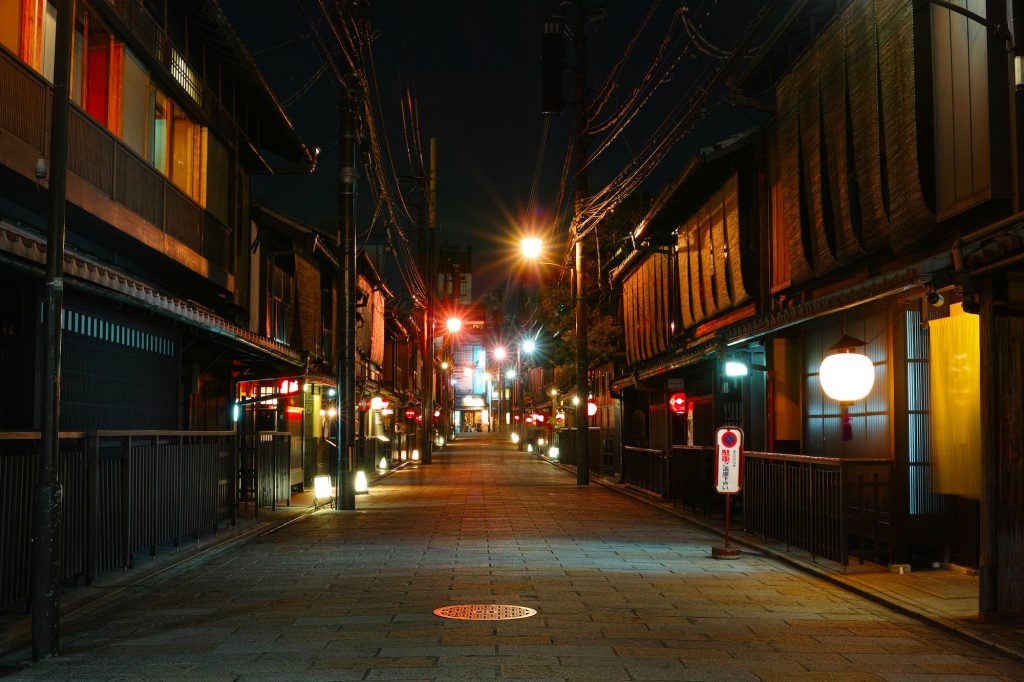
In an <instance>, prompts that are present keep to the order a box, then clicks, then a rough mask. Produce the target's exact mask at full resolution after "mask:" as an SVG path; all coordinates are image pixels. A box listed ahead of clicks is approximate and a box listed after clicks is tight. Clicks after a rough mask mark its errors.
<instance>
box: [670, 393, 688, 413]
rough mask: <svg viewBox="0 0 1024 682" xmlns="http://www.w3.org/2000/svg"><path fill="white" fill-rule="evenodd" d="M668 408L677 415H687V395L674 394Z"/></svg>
mask: <svg viewBox="0 0 1024 682" xmlns="http://www.w3.org/2000/svg"><path fill="white" fill-rule="evenodd" d="M668 406H669V407H670V408H672V411H673V412H675V413H676V414H686V394H685V393H673V394H672V396H671V397H670V398H669V399H668Z"/></svg>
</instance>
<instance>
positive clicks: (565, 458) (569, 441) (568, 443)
mask: <svg viewBox="0 0 1024 682" xmlns="http://www.w3.org/2000/svg"><path fill="white" fill-rule="evenodd" d="M587 437H588V441H587V444H588V446H589V448H590V462H589V463H590V471H591V473H593V474H597V475H598V476H600V475H601V473H602V456H601V429H600V427H597V426H591V427H590V428H589V429H588V432H587ZM555 440H556V442H557V444H558V460H559V461H560V462H561V463H562V464H567V465H569V466H576V429H575V428H566V429H558V430H557V431H556V432H555Z"/></svg>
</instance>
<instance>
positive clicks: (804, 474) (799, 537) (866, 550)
mask: <svg viewBox="0 0 1024 682" xmlns="http://www.w3.org/2000/svg"><path fill="white" fill-rule="evenodd" d="M891 474H892V461H891V460H887V459H838V458H834V457H808V456H806V455H779V454H772V453H764V452H748V453H746V457H745V459H744V484H743V498H744V503H743V507H744V523H745V526H746V529H747V532H749V533H754V534H757V535H761V536H764V537H771V538H774V539H776V540H781V541H782V542H784V543H786V545H787V547H791V546H795V547H799V548H801V549H804V550H806V551H808V552H810V553H811V554H812V555H814V556H822V557H825V558H827V559H832V560H833V561H838V562H840V563H842V564H843V565H844V566H845V565H846V564H847V563H848V561H849V558H850V556H856V557H858V558H859V559H860V561H861V562H863V561H864V559H865V558H869V557H870V558H871V559H872V560H874V561H876V562H878V561H881V560H883V558H884V557H887V556H888V548H889V542H890V533H889V530H890V510H889V509H890V508H889V481H890V478H891Z"/></svg>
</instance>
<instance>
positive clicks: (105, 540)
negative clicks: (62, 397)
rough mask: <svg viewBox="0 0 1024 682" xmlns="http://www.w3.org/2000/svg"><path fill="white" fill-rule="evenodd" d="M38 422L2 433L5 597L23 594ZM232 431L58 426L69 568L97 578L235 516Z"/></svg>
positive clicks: (64, 564)
mask: <svg viewBox="0 0 1024 682" xmlns="http://www.w3.org/2000/svg"><path fill="white" fill-rule="evenodd" d="M39 447H40V434H39V433H38V432H19V433H0V606H7V605H18V604H19V603H21V604H24V603H25V600H27V598H28V590H29V581H30V558H29V557H30V528H31V525H32V524H31V516H32V511H31V508H32V505H31V501H32V491H33V489H34V482H35V469H36V466H35V463H36V460H37V459H38V455H39ZM236 457H237V448H236V436H235V433H234V432H232V431H159V432H158V431H95V432H85V433H80V432H74V433H71V432H69V433H61V434H60V455H59V458H58V474H59V477H60V482H61V485H62V487H63V500H64V503H63V508H62V514H61V520H60V528H61V533H60V534H61V576H62V578H63V579H64V580H65V581H77V580H79V579H84V580H86V581H88V582H91V581H92V580H93V579H94V578H95V577H96V576H97V574H98V573H100V572H102V571H107V570H112V569H126V568H130V567H131V566H132V565H133V562H134V557H135V555H136V554H138V553H140V552H148V553H149V554H151V555H155V554H156V552H157V550H158V548H159V547H161V546H168V545H173V546H175V547H177V546H178V545H179V544H180V543H181V542H182V540H186V539H189V538H193V539H195V538H198V536H199V534H200V533H203V532H209V531H213V530H216V528H217V527H218V525H219V524H220V523H221V522H233V520H234V514H235V506H236V500H235V491H236V486H235V477H236V473H235V472H236V469H237V465H236Z"/></svg>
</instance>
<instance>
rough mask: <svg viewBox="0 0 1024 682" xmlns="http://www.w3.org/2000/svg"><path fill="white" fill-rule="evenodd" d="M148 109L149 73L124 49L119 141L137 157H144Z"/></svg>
mask: <svg viewBox="0 0 1024 682" xmlns="http://www.w3.org/2000/svg"><path fill="white" fill-rule="evenodd" d="M148 108H149V73H148V72H147V71H146V68H145V67H144V66H143V65H142V62H140V61H139V59H138V58H137V57H136V56H135V55H134V54H132V52H131V50H128V49H125V50H124V69H123V72H122V76H121V139H123V140H124V141H125V144H127V145H128V146H129V147H131V148H132V149H133V150H135V152H136V153H137V154H138V155H139V156H145V155H146V133H147V132H148V131H147V126H148V123H149V115H148V112H147V110H148Z"/></svg>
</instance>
